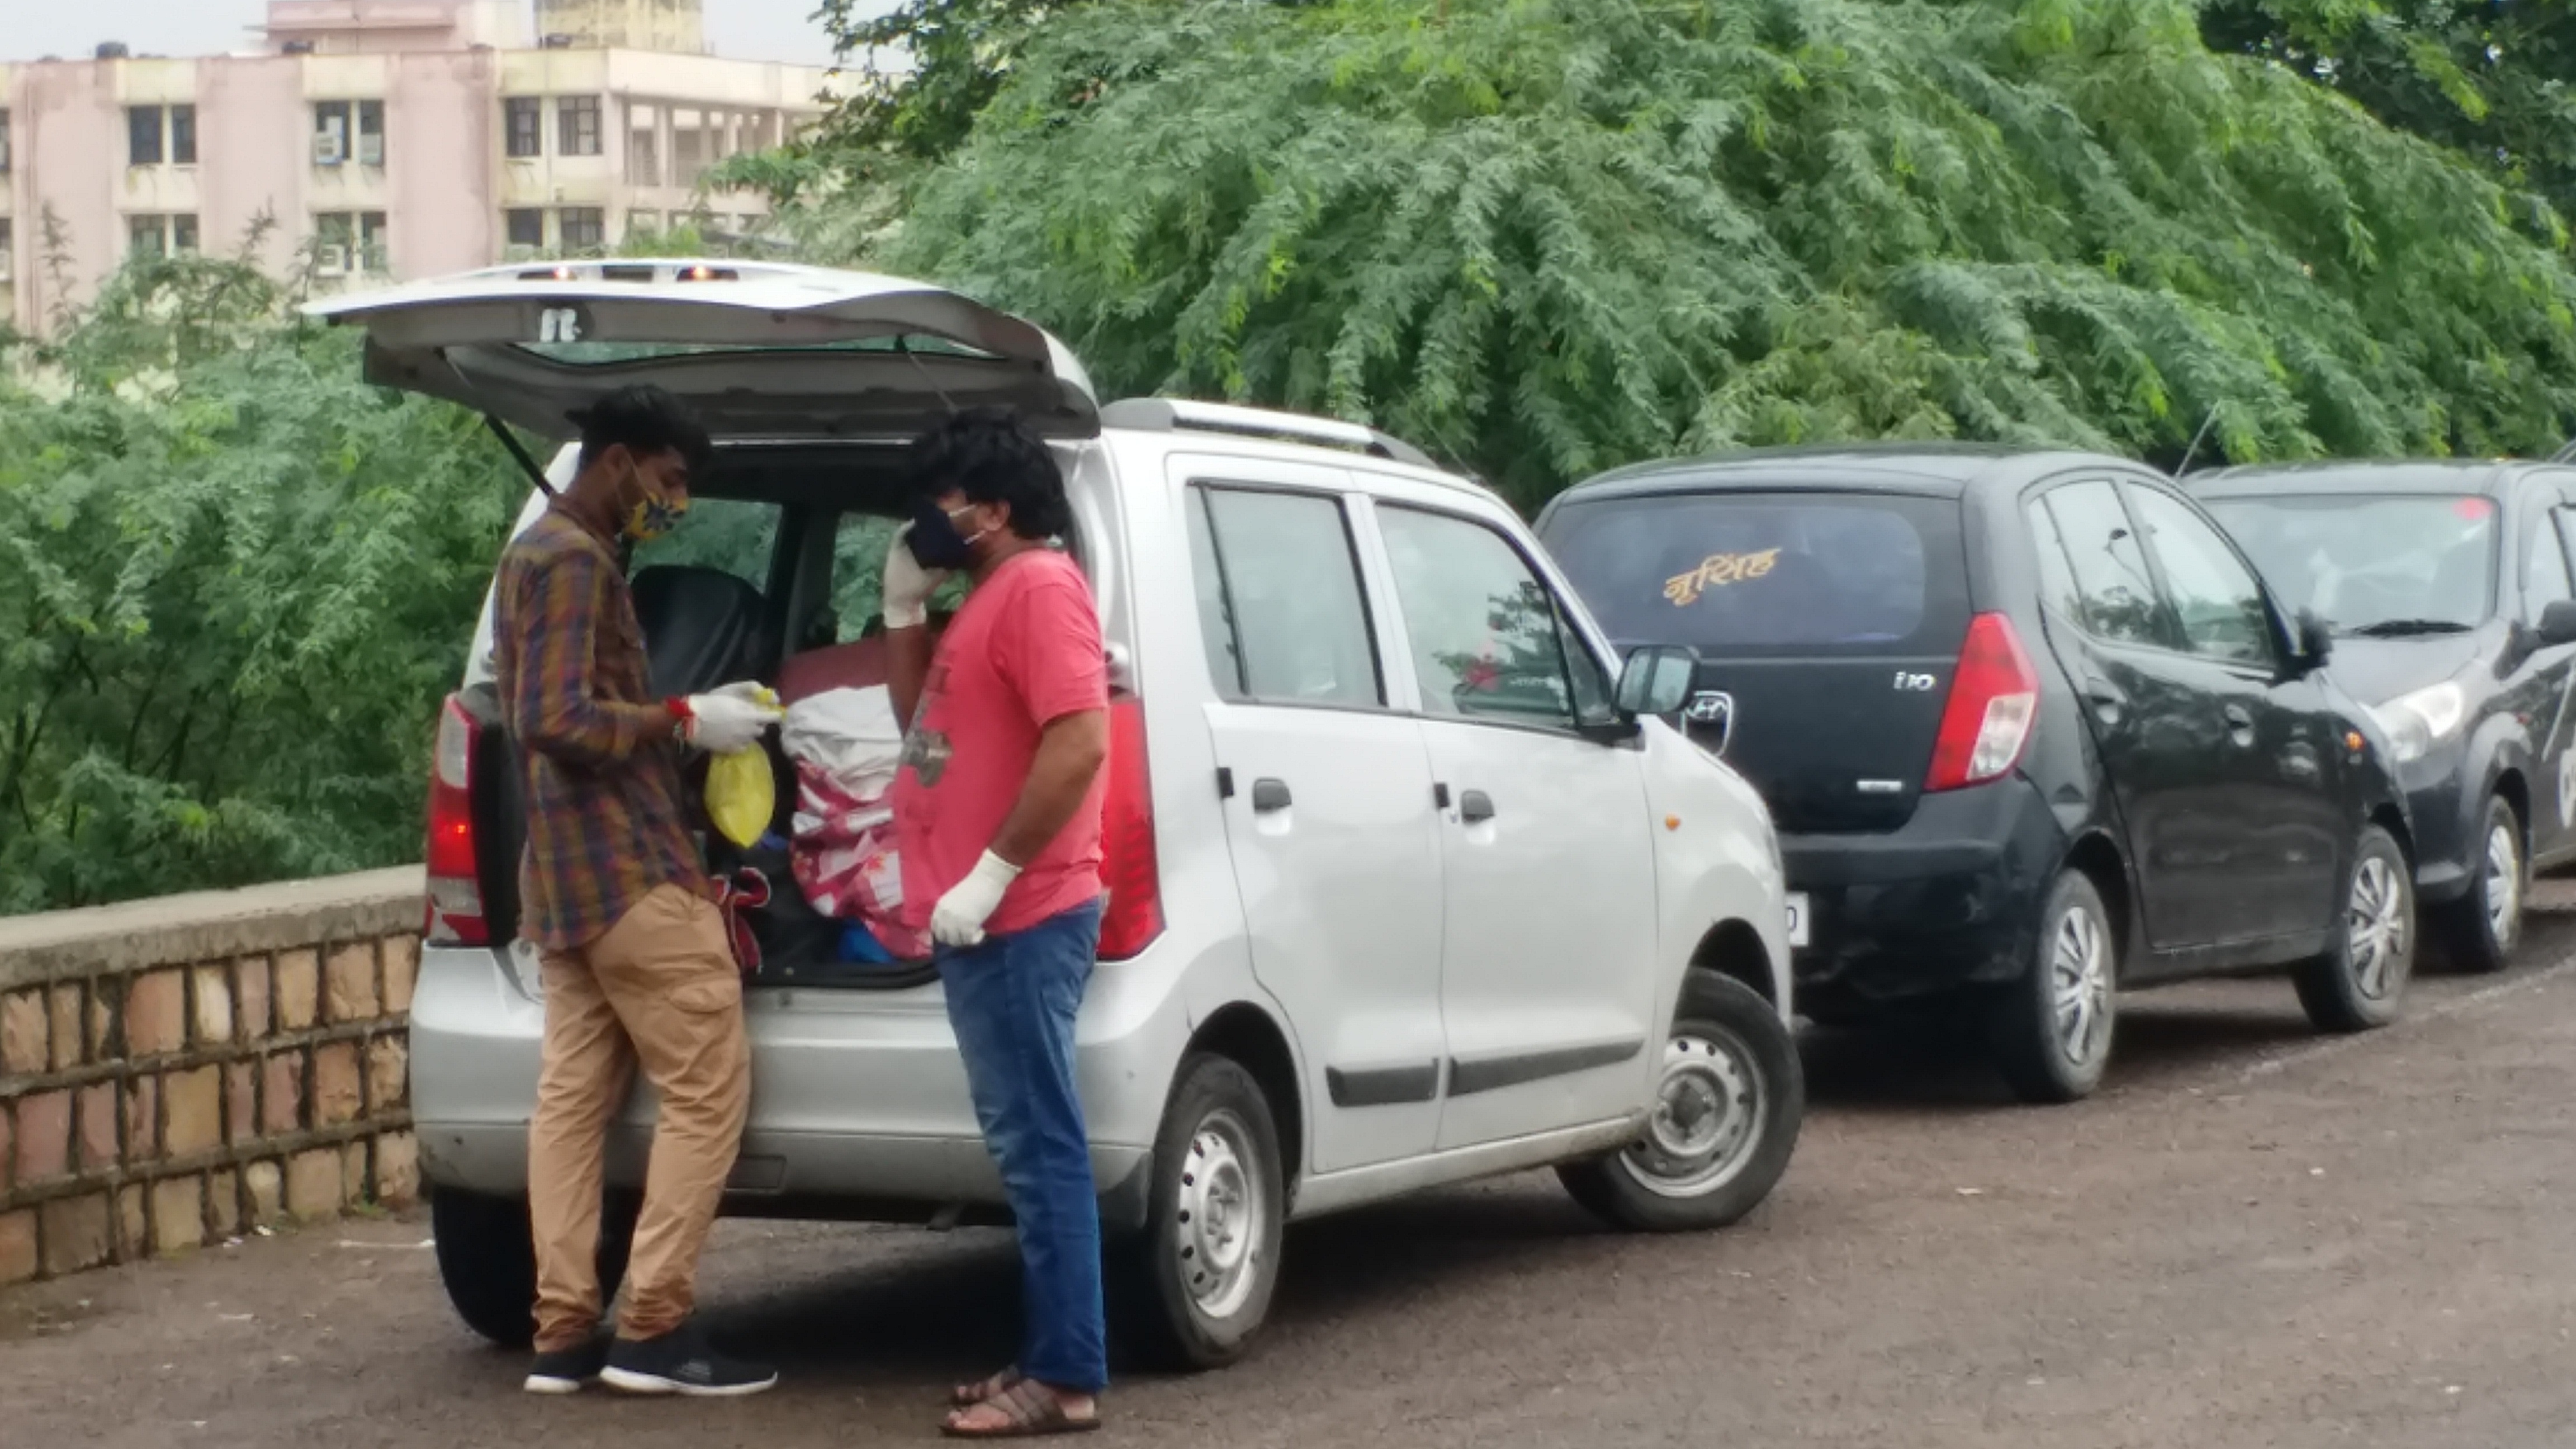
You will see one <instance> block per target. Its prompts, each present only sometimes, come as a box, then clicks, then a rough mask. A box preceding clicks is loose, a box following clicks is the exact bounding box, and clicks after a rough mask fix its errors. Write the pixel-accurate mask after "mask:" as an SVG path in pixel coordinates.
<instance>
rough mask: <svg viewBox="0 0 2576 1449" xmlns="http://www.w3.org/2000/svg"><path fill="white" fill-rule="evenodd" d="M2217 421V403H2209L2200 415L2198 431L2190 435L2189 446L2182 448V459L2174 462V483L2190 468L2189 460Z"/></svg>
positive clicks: (2196, 454) (2195, 453) (2206, 438)
mask: <svg viewBox="0 0 2576 1449" xmlns="http://www.w3.org/2000/svg"><path fill="white" fill-rule="evenodd" d="M2217 422H2218V404H2216V403H2211V404H2210V405H2209V411H2208V412H2207V413H2206V414H2204V415H2203V416H2202V417H2201V420H2200V431H2199V432H2196V433H2194V434H2192V435H2191V446H2190V447H2188V448H2185V449H2183V450H2182V461H2181V462H2179V463H2176V464H2174V470H2173V479H2174V481H2175V482H2176V483H2179V482H2181V481H2182V475H2183V474H2185V473H2187V472H2189V471H2190V470H2191V460H2192V459H2193V458H2194V457H2196V456H2198V454H2199V453H2200V445H2201V444H2202V443H2203V442H2206V441H2207V440H2208V438H2209V430H2210V429H2211V428H2212V427H2214V426H2216V425H2217Z"/></svg>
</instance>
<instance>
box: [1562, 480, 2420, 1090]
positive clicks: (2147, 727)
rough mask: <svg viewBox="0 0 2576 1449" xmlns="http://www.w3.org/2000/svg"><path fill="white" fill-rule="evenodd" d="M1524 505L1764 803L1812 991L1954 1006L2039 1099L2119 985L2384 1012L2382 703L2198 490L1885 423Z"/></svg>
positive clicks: (2102, 1043)
mask: <svg viewBox="0 0 2576 1449" xmlns="http://www.w3.org/2000/svg"><path fill="white" fill-rule="evenodd" d="M1539 530H1540V534H1541V537H1542V538H1543V539H1544V540H1545V541H1546V543H1547V545H1548V547H1549V549H1550V550H1551V551H1552V552H1553V553H1554V554H1555V555H1556V556H1557V558H1558V560H1559V561H1560V562H1561V563H1562V564H1563V566H1564V568H1565V571H1566V573H1567V575H1568V576H1569V577H1570V578H1571V579H1572V581H1573V583H1574V585H1575V587H1576V588H1577V589H1578V590H1580V591H1581V592H1582V594H1583V596H1584V599H1585V601H1586V602H1587V603H1588V604H1589V605H1590V606H1591V608H1592V610H1593V613H1594V615H1595V616H1596V617H1597V618H1598V619H1599V620H1600V621H1601V622H1602V624H1603V626H1604V627H1605V628H1607V629H1608V630H1609V631H1610V633H1611V634H1612V635H1613V636H1614V637H1615V638H1616V639H1618V640H1619V641H1620V642H1621V643H1622V644H1623V645H1631V646H1633V645H1643V644H1684V645H1688V646H1690V647H1691V648H1693V649H1695V650H1697V651H1698V654H1699V657H1700V660H1701V671H1700V678H1699V681H1698V687H1697V693H1696V694H1695V695H1694V696H1693V698H1692V700H1691V703H1690V706H1689V709H1688V717H1687V722H1688V724H1689V727H1690V728H1691V730H1692V732H1693V734H1694V736H1695V737H1696V738H1698V739H1699V740H1700V741H1701V743H1702V745H1703V746H1704V747H1705V748H1707V749H1709V750H1711V751H1712V752H1715V753H1717V754H1719V755H1720V756H1721V757H1723V758H1724V759H1726V760H1727V761H1728V762H1729V763H1731V764H1733V765H1734V766H1735V767H1736V768H1737V769H1738V770H1740V771H1742V772H1743V773H1744V774H1745V776H1746V777H1747V778H1749V779H1750V780H1751V781H1752V782H1753V783H1754V784H1755V785H1756V786H1757V787H1759V788H1760V789H1761V790H1762V792H1763V794H1764V797H1765V798H1766V799H1767V800H1768V801H1769V802H1770V806H1771V810H1772V815H1773V819H1774V823H1775V824H1776V826H1777V828H1778V831H1779V836H1780V848H1781V854H1782V857H1783V860H1784V863H1785V865H1786V868H1787V872H1788V885H1789V889H1790V890H1791V891H1792V892H1793V893H1794V895H1793V899H1792V907H1793V910H1794V911H1795V913H1796V919H1795V920H1794V922H1793V924H1792V932H1791V934H1792V944H1793V946H1794V947H1795V948H1796V949H1797V980H1798V993H1799V1004H1800V1007H1801V1009H1802V1010H1803V1011H1804V1012H1805V1014H1806V1015H1808V1016H1809V1017H1810V1018H1812V1019H1815V1020H1819V1021H1826V1022H1836V1021H1849V1020H1858V1019H1865V1018H1870V1017H1876V1016H1881V1015H1885V1014H1888V1013H1890V1012H1891V1011H1896V1010H1919V1009H1923V1008H1925V1007H1929V1006H1932V1005H1934V1004H1936V1003H1943V1004H1948V1003H1956V1002H1958V1001H1959V1000H1960V999H1961V998H1962V997H1968V998H1971V999H1973V1000H1974V1001H1975V1004H1976V1005H1977V1007H1978V1009H1979V1010H1981V1011H1982V1012H1984V1013H1985V1015H1986V1019H1987V1022H1988V1026H1989V1030H1990V1032H1991V1039H1992V1044H1993V1047H1994V1053H1995V1060H1996V1062H1997V1064H1998V1065H1999V1066H2000V1067H2001V1068H2002V1070H2003V1072H2004V1075H2005V1076H2006V1078H2007V1079H2008V1080H2009V1081H2010V1083H2011V1084H2012V1086H2013V1088H2014V1089H2015V1090H2016V1091H2017V1092H2018V1093H2020V1094H2021V1095H2022V1096H2024V1097H2025V1098H2028V1099H2030V1100H2034V1101H2069V1100H2073V1099H2075V1098H2078V1097H2082V1096H2084V1095H2085V1094H2087V1093H2088V1092H2090V1091H2092V1090H2093V1088H2094V1087H2095V1086H2096V1085H2097V1084H2098V1083H2099V1082H2100V1080H2101V1076H2102V1070H2103V1066H2104V1063H2105V1062H2106V1061H2107V1060H2108V1058H2109V1054H2110V1048H2111V1036H2112V1025H2113V1020H2114V992H2115V990H2116V989H2118V988H2123V987H2136V986H2146V985H2151V984H2157V983H2162V982H2167V981H2174V980H2179V979H2182V978H2186V977H2193V976H2203V975H2212V974H2222V973H2234V972H2256V971H2263V970H2269V969H2275V968H2283V967H2287V968H2291V969H2292V970H2293V972H2294V975H2295V979H2296V981H2297V984H2298V993H2299V999H2300V1001H2301V1003H2302V1004H2303V1005H2304V1006H2305V1007H2306V1008H2307V1011H2308V1015H2309V1016H2310V1018H2311V1019H2312V1020H2314V1021H2315V1022H2316V1023H2317V1025H2319V1026H2320V1027H2322V1028H2325V1029H2328V1030H2335V1031H2352V1030H2359V1029H2363V1028H2367V1027H2373V1026H2378V1025H2381V1024H2384V1023H2385V1022H2387V1021H2389V1020H2390V1019H2391V1018H2392V1017H2393V1016H2394V1015H2395V1014H2396V1011H2397V1007H2398V1002H2399V999H2400V996H2401V994H2402V992H2403V990H2404V988H2405V985H2406V982H2407V979H2408V976H2409V974H2410V972H2411V969H2412V963H2413V950H2414V940H2415V929H2414V928H2415V920H2414V893H2413V885H2412V879H2411V872H2410V863H2409V860H2408V858H2407V856H2406V854H2405V851H2406V849H2407V841H2408V840H2409V838H2410V832H2409V829H2408V825H2407V819H2406V812H2405V805H2404V801H2403V799H2402V797H2401V796H2400V794H2399V792H2398V790H2397V788H2396V785H2395V782H2394V781H2393V780H2392V778H2391V776H2390V772H2389V769H2388V766H2387V764H2386V746H2385V743H2384V739H2383V736H2382V735H2381V732H2380V729H2379V726H2378V725H2377V724H2376V723H2374V722H2373V721H2372V720H2371V719H2370V717H2369V715H2368V714H2367V712H2366V711H2364V710H2363V709H2362V708H2361V707H2360V706H2359V705H2357V704H2355V703H2354V702H2353V701H2352V700H2351V699H2349V698H2348V697H2346V696H2345V694H2344V693H2343V692H2342V691H2341V690H2340V689H2339V688H2337V687H2336V686H2335V685H2334V684H2333V682H2332V681H2331V680H2330V678H2329V677H2328V676H2327V675H2326V674H2325V672H2324V670H2323V668H2322V666H2323V663H2324V656H2325V652H2326V650H2327V648H2328V647H2329V644H2328V636H2327V635H2326V634H2325V632H2324V631H2323V629H2322V628H2321V627H2319V626H2316V625H2314V624H2313V623H2306V624H2294V623H2293V621H2292V620H2291V619H2290V617H2289V616H2286V615H2285V614H2283V613H2282V611H2281V610H2280V609H2279V608H2277V607H2276V606H2275V605H2274V603H2273V601H2272V600H2271V598H2270V597H2269V596H2268V595H2267V594H2266V593H2265V591H2264V589H2263V586H2262V584H2261V583H2260V582H2259V581H2258V576H2257V575H2256V573H2255V571H2254V569H2253V568H2252V567H2251V566H2250V565H2248V564H2247V562H2246V561H2245V559H2244V558H2243V557H2242V556H2241V555H2240V554H2239V553H2238V552H2237V550H2236V549H2235V547H2234V546H2233V545H2232V544H2230V543H2229V541H2228V540H2227V538H2226V536H2225V535H2224V534H2223V533H2222V532H2221V531H2220V530H2219V529H2218V528H2217V527H2216V526H2215V525H2213V524H2212V523H2211V521H2210V520H2209V518H2208V517H2207V516H2206V515H2205V514H2203V513H2202V512H2201V511H2200V509H2199V507H2198V506H2197V505H2196V504H2194V503H2192V502H2191V501H2190V500H2189V499H2187V498H2186V497H2185V496H2184V495H2183V494H2182V492H2181V491H2180V490H2179V489H2178V488H2176V487H2175V486H2174V485H2173V484H2172V483H2171V482H2169V481H2168V480H2166V479H2165V478H2163V477H2161V476H2159V475H2157V474H2155V473H2152V472H2148V471H2146V470H2145V469H2142V468H2141V467H2139V466H2138V465H2136V464H2134V463H2128V462H2123V461H2121V460H2119V459H2115V458H2108V457H2098V456H2093V455H2089V454H2078V453H2062V452H2029V451H2014V450H2009V449H1990V448H1976V447H1925V446H1920V445H1913V446H1876V447H1844V448H1823V449H1809V450H1789V451H1765V452H1754V453H1748V454H1740V455H1735V456H1730V457H1725V458H1717V459H1707V460H1700V461H1692V462H1673V463H1660V464H1652V465H1647V466H1642V467H1636V468H1630V469H1625V470H1622V471H1620V472H1616V473H1612V474H1609V475H1607V476H1604V477H1601V478H1597V479H1594V480H1592V481H1590V482H1588V483H1585V484H1582V485H1580V486H1578V487H1576V488H1574V489H1572V490H1570V491H1568V492H1567V493H1565V494H1563V495H1562V496H1560V497H1559V498H1558V499H1557V500H1556V501H1555V502H1553V503H1551V504H1550V505H1549V506H1548V508H1547V510H1546V511H1545V512H1544V513H1543V514H1542V515H1541V516H1540V520H1539Z"/></svg>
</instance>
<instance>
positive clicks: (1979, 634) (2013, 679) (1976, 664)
mask: <svg viewBox="0 0 2576 1449" xmlns="http://www.w3.org/2000/svg"><path fill="white" fill-rule="evenodd" d="M2038 716H2039V675H2038V673H2037V672H2036V671H2034V670H2032V668H2031V667H2030V656H2029V655H2028V654H2025V653H2023V652H2022V647H2021V638H2020V636H2019V635H2017V634H2015V633H2014V632H2013V626H2012V620H2010V619H2008V618H2006V617H2005V616H2003V615H2001V614H1979V615H1978V616H1977V617H1975V618H1974V619H1971V620H1969V621H1968V639H1967V642H1966V643H1964V644H1962V645H1960V646H1959V668H1958V672H1957V673H1956V674H1955V675H1954V676H1953V677H1952V678H1951V681H1950V703H1949V705H1948V707H1947V708H1945V709H1943V710H1942V711H1941V734H1940V737H1939V738H1938V739H1936V740H1935V741H1934V742H1933V744H1932V774H1931V776H1930V778H1928V779H1926V780H1925V781H1924V782H1923V788H1924V789H1925V790H1927V791H1932V790H1958V789H1963V788H1965V787H1967V786H1969V785H1982V784H1984V783H1985V782H1987V781H1988V780H1993V779H1998V778H2000V777H2001V776H2003V775H2004V774H2005V773H2006V772H2008V771H2010V770H2011V769H2012V767H2013V766H2014V765H2015V764H2017V763H2019V762H2020V760H2021V752H2022V747H2023V746H2024V745H2027V744H2029V743H2030V727H2031V723H2032V721H2033V720H2035V719H2037V718H2038Z"/></svg>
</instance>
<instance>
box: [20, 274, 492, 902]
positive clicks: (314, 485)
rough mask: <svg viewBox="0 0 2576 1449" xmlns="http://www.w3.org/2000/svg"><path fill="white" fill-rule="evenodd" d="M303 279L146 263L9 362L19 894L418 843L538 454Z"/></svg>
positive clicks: (246, 878)
mask: <svg viewBox="0 0 2576 1449" xmlns="http://www.w3.org/2000/svg"><path fill="white" fill-rule="evenodd" d="M285 300H286V299H285V298H284V297H283V296H282V295H281V293H280V291H279V289H278V288H277V287H275V286H274V285H273V284H271V283H270V282H269V281H267V280H266V279H264V278H263V277H262V276H261V275H260V274H259V273H258V271H257V270H255V269H254V268H252V267H250V266H249V265H247V264H246V263H244V262H241V261H239V260H230V259H223V258H212V257H181V258H173V259H170V260H167V261H154V262H144V263H136V264H134V265H132V266H129V268H128V269H127V270H126V271H125V272H124V273H122V274H121V275H120V276H118V277H117V278H116V279H114V280H113V281H111V282H110V283H109V284H108V285H107V286H106V288H105V289H104V291H103V293H102V294H101V296H100V297H99V298H98V300H97V301H96V302H95V303H94V304H93V305H92V306H90V307H89V308H87V309H86V310H85V311H83V312H80V313H78V314H76V315H73V316H69V317H67V318H66V319H65V321H66V323H67V324H68V325H67V326H65V327H64V328H63V329H61V330H60V331H58V332H57V334H56V336H57V339H58V340H56V341H54V342H52V343H50V344H48V345H45V346H43V347H41V348H38V347H35V346H34V345H33V344H23V343H22V344H20V349H21V352H22V354H24V355H22V356H21V357H20V358H18V359H17V360H18V361H19V362H21V363H22V364H24V365H23V367H22V368H21V369H19V370H18V371H17V372H16V373H15V375H16V376H17V377H19V378H20V379H21V380H20V381H18V382H12V383H0V912H6V911H22V910H35V909H43V908H48V907H55V906H72V905H83V904H90V903H95V902H100V901H109V900H116V899H121V898H125V897H131V896H138V895H149V894H155V893H160V892H166V891H175V890H185V889H191V888H197V887H214V886H228V885H239V884H246V883H250V882H255V881H261V880H270V879H277V878H280V877H286V876H297V875H310V874H319V873H324V872H330V871H337V870H347V869H355V868H361V867H367V866H375V865H390V864H396V863H400V862H402V861H406V860H416V859H418V858H419V850H420V841H421V828H422V821H421V812H422V805H423V800H424V796H425V771H426V763H427V752H428V739H429V732H430V729H431V725H432V722H433V721H434V719H435V710H436V704H437V700H438V698H439V697H440V695H441V693H442V692H443V691H445V690H446V689H448V688H450V687H452V686H453V683H454V681H455V679H456V677H457V674H458V671H459V668H460V666H461V665H462V663H463V654H464V649H465V645H466V642H467V636H468V634H469V633H470V630H471V624H472V620H473V618H474V613H475V610H476V608H477V606H478V604H479V601H480V596H481V592H482V589H483V586H484V583H485V581H486V580H487V579H488V577H489V572H490V565H491V561H492V558H493V555H494V552H495V550H496V549H497V547H498V545H499V542H500V538H501V535H502V533H503V530H504V529H505V527H506V525H507V521H508V510H509V504H510V502H511V501H512V500H513V498H514V497H515V496H516V489H515V486H514V483H513V477H514V475H513V473H512V471H511V470H510V468H509V466H508V465H507V464H506V463H505V462H503V461H501V460H500V459H499V457H498V455H497V453H496V452H495V451H494V450H492V449H491V448H490V447H489V446H488V444H487V443H486V442H485V441H484V440H482V439H480V438H479V437H478V436H477V434H476V432H475V424H474V421H473V419H472V418H471V417H470V416H469V415H467V414H465V413H463V412H460V411H458V410H456V409H452V408H448V407H444V406H441V405H438V404H433V403H426V402H420V401H416V400H409V399H405V398H403V397H401V396H399V395H397V394H393V393H387V392H382V391H379V390H377V389H374V388H371V387H368V386H367V385H365V384H364V383H362V382H361V381H359V378H358V349H357V345H356V338H355V337H354V336H353V335H350V334H344V333H337V332H330V331H324V330H321V329H316V328H313V327H309V326H306V325H303V324H300V323H297V322H294V321H290V320H287V318H286V317H285V316H284V315H283V310H282V309H283V304H284V302H285Z"/></svg>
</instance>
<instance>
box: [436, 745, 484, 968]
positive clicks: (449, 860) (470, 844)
mask: <svg viewBox="0 0 2576 1449" xmlns="http://www.w3.org/2000/svg"><path fill="white" fill-rule="evenodd" d="M482 728H483V727H482V726H481V725H479V724H477V723H475V721H474V717H473V716H472V715H470V714H467V713H466V712H465V705H464V702H463V701H461V700H459V699H457V698H455V697H454V696H452V695H451V696H449V698H448V701H447V705H446V707H445V708H444V709H442V710H440V711H439V714H438V743H437V747H436V748H435V750H434V751H433V752H432V758H431V762H430V772H429V918H428V921H427V922H426V923H425V924H424V925H423V927H422V933H423V934H424V935H425V936H427V937H428V939H429V940H430V941H431V942H432V943H434V944H437V945H443V946H488V945H490V944H491V941H492V931H491V927H490V926H489V925H488V924H487V923H486V922H485V921H484V919H483V886H482V879H481V875H480V872H479V867H478V865H477V863H476V861H475V857H474V745H475V741H476V739H477V737H478V736H480V735H481V733H482Z"/></svg>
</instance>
